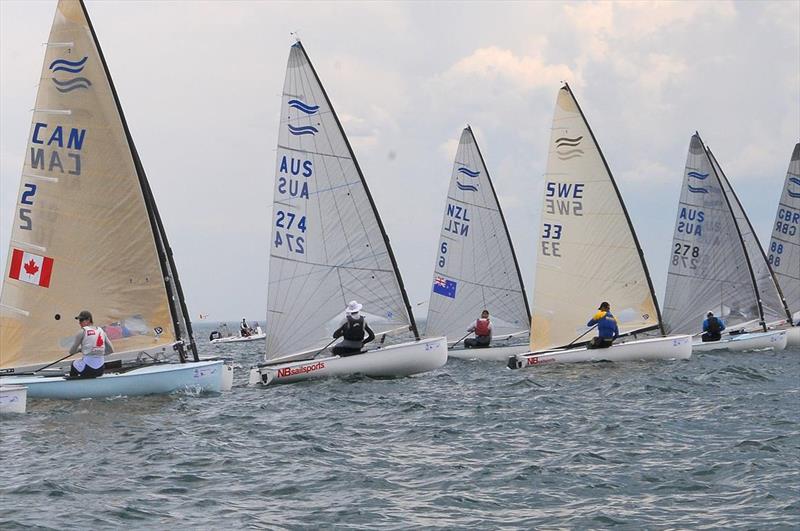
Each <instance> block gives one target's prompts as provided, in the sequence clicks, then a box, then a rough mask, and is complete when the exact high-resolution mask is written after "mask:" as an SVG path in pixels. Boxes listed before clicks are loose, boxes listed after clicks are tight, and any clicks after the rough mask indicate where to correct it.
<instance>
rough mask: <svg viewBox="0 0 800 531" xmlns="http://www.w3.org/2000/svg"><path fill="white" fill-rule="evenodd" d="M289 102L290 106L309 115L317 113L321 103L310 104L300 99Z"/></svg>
mask: <svg viewBox="0 0 800 531" xmlns="http://www.w3.org/2000/svg"><path fill="white" fill-rule="evenodd" d="M287 103H288V104H289V107H291V108H293V109H297V110H298V111H300V112H304V113H306V114H309V115H310V114H316V112H317V111H318V110H319V105H309V104H307V103H304V102H302V101H300V100H289V101H288V102H287Z"/></svg>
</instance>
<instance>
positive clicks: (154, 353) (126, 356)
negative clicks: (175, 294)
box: [0, 344, 177, 376]
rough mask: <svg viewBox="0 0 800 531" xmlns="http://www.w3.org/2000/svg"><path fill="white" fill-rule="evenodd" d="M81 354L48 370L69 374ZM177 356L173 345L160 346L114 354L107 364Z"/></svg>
mask: <svg viewBox="0 0 800 531" xmlns="http://www.w3.org/2000/svg"><path fill="white" fill-rule="evenodd" d="M80 357H81V354H80V353H78V354H75V355H74V356H71V357H69V358H67V359H65V360H63V361H60V362H58V363H56V364H54V365H52V366H50V367H49V368H48V370H60V371H64V372H67V371H69V367H70V365H72V360H74V359H79V358H80ZM176 357H177V356H175V353H174V351H173V349H172V345H171V344H169V345H159V346H157V347H152V348H148V349H138V350H125V351H122V352H114V353H112V354H109V355H108V356H105V361H106V363H110V362H112V361H121V362H123V363H125V362H134V361H136V362H142V363H147V362H154V361H158V362H167V361H171V360H175V358H176ZM42 366H43V364H42V363H36V364H33V365H21V366H19V367H14V368H9V369H2V370H0V376H4V375H6V374H8V375H13V374H20V373H22V374H25V373H31V372H34V371H37V370H40V369H41V368H42Z"/></svg>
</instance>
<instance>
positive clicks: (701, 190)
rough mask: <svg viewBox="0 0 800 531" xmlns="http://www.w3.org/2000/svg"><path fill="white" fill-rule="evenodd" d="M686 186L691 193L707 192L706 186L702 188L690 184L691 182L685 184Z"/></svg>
mask: <svg viewBox="0 0 800 531" xmlns="http://www.w3.org/2000/svg"><path fill="white" fill-rule="evenodd" d="M686 187H687V188H688V189H689V191H690V192H692V193H693V194H707V193H708V188H703V187H702V186H692V185H691V184H687V185H686Z"/></svg>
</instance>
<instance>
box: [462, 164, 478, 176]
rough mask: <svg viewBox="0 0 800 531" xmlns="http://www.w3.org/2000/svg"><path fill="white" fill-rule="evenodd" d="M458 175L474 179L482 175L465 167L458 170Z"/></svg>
mask: <svg viewBox="0 0 800 531" xmlns="http://www.w3.org/2000/svg"><path fill="white" fill-rule="evenodd" d="M458 173H463V174H464V175H466V176H468V177H473V178H475V177H477V176H478V175H480V174H481V172H479V171H472V170H470V169H469V168H465V167H463V166H462V167H460V168H458Z"/></svg>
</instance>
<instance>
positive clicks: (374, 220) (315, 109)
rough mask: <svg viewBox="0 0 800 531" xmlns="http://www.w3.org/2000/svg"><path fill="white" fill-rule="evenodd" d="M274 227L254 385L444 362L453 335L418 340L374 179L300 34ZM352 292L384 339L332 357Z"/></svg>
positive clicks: (398, 372) (281, 137)
mask: <svg viewBox="0 0 800 531" xmlns="http://www.w3.org/2000/svg"><path fill="white" fill-rule="evenodd" d="M271 225H272V237H271V240H270V242H271V245H270V258H269V285H268V291H267V293H268V294H267V328H266V332H267V345H266V360H265V362H264V363H262V364H260V365H259V366H257V367H253V368H252V369H251V372H250V383H251V384H260V385H272V384H278V383H290V382H295V381H299V380H306V379H311V378H323V377H330V376H343V375H350V374H359V375H366V376H374V377H396V376H407V375H411V374H417V373H422V372H426V371H430V370H432V369H435V368H437V367H441V366H442V365H444V364H445V362H446V361H447V340H446V338H445V337H435V338H429V339H419V334H418V332H417V326H416V323H415V321H414V316H413V314H412V312H411V308H410V305H409V301H408V296H407V295H406V291H405V288H404V287H403V283H402V279H401V277H400V273H399V270H398V268H397V263H396V261H395V258H394V255H393V253H392V249H391V246H390V245H389V238H388V236H387V235H386V231H385V230H384V227H383V223H382V222H381V220H380V217H379V216H378V211H377V209H376V207H375V203H374V201H373V199H372V196H371V194H370V192H369V189H368V188H367V183H366V180H365V179H364V176H363V174H362V172H361V169H360V168H359V166H358V163H357V161H356V158H355V155H354V153H353V151H352V148H351V147H350V143H349V141H348V140H347V137H346V136H345V134H344V130H343V129H342V126H341V123H340V121H339V118H338V117H337V115H336V113H335V112H334V110H333V106H332V104H331V101H330V99H329V98H328V95H327V94H326V92H325V90H324V88H323V87H322V84H321V82H320V80H319V77H318V76H317V73H316V71H315V70H314V68H313V66H312V64H311V62H310V60H309V58H308V55H307V54H306V51H305V49H304V48H303V45H302V44H301V43H300V42H299V41H298V42H296V43H295V44H294V45H292V47H291V50H290V53H289V61H288V65H287V70H286V79H285V82H284V87H283V96H282V103H281V120H280V129H279V133H278V149H277V162H276V169H275V188H274V196H273V210H272V221H271ZM354 300H357V301H359V302H361V303H362V304H363V309H364V312H362V313H361V315H363V316H364V317H365V319H366V323H367V324H368V325H369V326H370V327H371V329H373V330H374V331H375V333H376V336H377V337H378V338H380V339H379V340H378V345H379V346H378V348H377V349H373V350H369V351H368V352H366V353H362V354H356V355H352V356H344V357H341V356H337V355H332V354H331V353H330V352H329V351H328V350H327V347H328V346H330V345H331V344H332V343H333V341H331V338H332V334H333V332H334V331H335V330H337V328H338V327H339V325H340V323H341V320H342V318H343V317H344V309H345V307H346V306H347V305H348V301H354ZM387 336H394V337H393V338H392V340H391V341H398V342H399V343H398V344H391V345H390V344H389V342H387V341H386V338H387ZM404 338H405V341H404ZM408 339H412V340H410V341H409V340H408ZM391 341H390V342H391Z"/></svg>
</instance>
